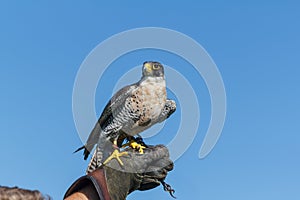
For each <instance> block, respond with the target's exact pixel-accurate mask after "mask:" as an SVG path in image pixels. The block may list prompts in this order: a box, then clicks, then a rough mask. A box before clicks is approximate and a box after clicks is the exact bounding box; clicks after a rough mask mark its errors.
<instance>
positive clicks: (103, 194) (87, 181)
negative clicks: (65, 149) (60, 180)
mask: <svg viewBox="0 0 300 200" xmlns="http://www.w3.org/2000/svg"><path fill="white" fill-rule="evenodd" d="M87 185H91V186H92V187H93V188H94V189H95V191H97V194H98V197H99V200H111V198H110V195H109V192H108V189H107V184H106V178H105V173H104V170H103V169H102V168H101V169H97V170H95V171H93V172H92V173H89V174H87V175H86V176H82V177H80V178H79V179H77V180H76V181H75V182H74V183H73V184H72V185H71V186H70V187H69V189H68V190H67V192H66V194H65V196H64V199H65V198H67V197H68V196H70V195H72V194H74V193H76V192H79V191H80V189H82V188H84V187H86V186H87Z"/></svg>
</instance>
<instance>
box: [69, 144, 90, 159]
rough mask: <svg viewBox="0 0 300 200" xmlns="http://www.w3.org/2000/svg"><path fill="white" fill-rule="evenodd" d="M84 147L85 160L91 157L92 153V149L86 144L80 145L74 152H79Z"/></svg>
mask: <svg viewBox="0 0 300 200" xmlns="http://www.w3.org/2000/svg"><path fill="white" fill-rule="evenodd" d="M82 149H84V152H83V155H84V160H86V159H87V158H88V157H89V155H90V151H89V150H88V149H87V148H86V147H85V146H82V147H79V148H78V149H77V150H76V151H74V152H73V153H77V152H78V151H81V150H82Z"/></svg>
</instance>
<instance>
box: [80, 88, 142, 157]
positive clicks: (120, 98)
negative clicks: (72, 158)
mask: <svg viewBox="0 0 300 200" xmlns="http://www.w3.org/2000/svg"><path fill="white" fill-rule="evenodd" d="M137 86H138V83H135V84H132V85H128V86H125V87H123V88H122V89H120V90H119V91H118V92H117V93H116V94H115V95H114V96H113V97H112V98H111V99H110V101H109V102H108V103H107V105H106V106H105V108H104V110H103V112H102V114H101V116H100V118H99V119H98V121H97V123H96V125H95V127H94V128H93V130H92V132H91V133H90V135H89V137H88V140H87V142H86V144H85V145H84V146H82V147H80V148H78V149H77V150H76V151H75V152H77V151H80V150H82V149H84V153H83V154H84V159H85V160H86V159H87V157H88V156H89V154H90V151H91V150H92V149H93V148H94V146H95V144H97V143H98V141H99V138H100V134H103V133H102V130H103V129H104V128H105V127H106V126H107V125H109V123H111V122H112V120H113V118H114V115H116V114H117V112H119V111H120V110H121V108H122V107H123V106H124V104H125V101H126V99H127V98H128V97H129V96H131V94H132V92H133V91H134V90H135V89H136V88H137Z"/></svg>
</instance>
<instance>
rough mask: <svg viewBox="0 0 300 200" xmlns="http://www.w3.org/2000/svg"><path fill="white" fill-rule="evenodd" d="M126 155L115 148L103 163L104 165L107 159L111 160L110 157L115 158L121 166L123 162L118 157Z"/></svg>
mask: <svg viewBox="0 0 300 200" xmlns="http://www.w3.org/2000/svg"><path fill="white" fill-rule="evenodd" d="M125 155H128V153H127V152H120V151H119V150H117V149H115V150H114V151H113V153H112V154H111V155H110V156H109V157H108V158H107V159H106V160H105V161H104V163H103V165H106V164H107V163H108V162H109V161H111V160H112V159H114V158H115V159H117V161H118V162H119V163H120V165H121V166H123V165H124V164H123V162H122V160H121V159H120V157H121V156H125Z"/></svg>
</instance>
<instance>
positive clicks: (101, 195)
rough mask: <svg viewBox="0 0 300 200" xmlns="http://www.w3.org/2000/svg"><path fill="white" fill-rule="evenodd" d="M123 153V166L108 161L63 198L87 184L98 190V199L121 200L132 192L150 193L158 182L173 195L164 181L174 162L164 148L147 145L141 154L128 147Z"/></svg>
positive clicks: (78, 182) (75, 184)
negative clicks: (142, 191)
mask: <svg viewBox="0 0 300 200" xmlns="http://www.w3.org/2000/svg"><path fill="white" fill-rule="evenodd" d="M124 151H126V152H127V153H128V155H125V156H122V157H120V159H121V160H122V162H123V164H124V165H120V163H119V162H118V161H117V160H116V159H113V160H111V161H109V162H108V163H107V164H106V165H105V166H102V167H100V168H99V169H97V170H95V171H94V172H92V173H90V174H88V175H87V176H84V177H81V178H80V179H78V180H77V181H76V182H75V183H74V184H73V185H72V186H71V187H70V188H69V190H68V191H67V192H66V195H65V198H66V197H68V196H70V195H71V194H72V193H74V192H78V191H80V190H81V188H82V187H84V186H85V185H87V184H89V185H90V187H91V188H93V189H94V190H96V191H97V194H98V199H104V200H108V199H111V200H124V199H126V197H127V195H128V194H129V193H131V192H133V191H135V190H149V189H152V188H155V187H157V186H159V185H160V184H161V183H162V184H163V187H164V190H166V191H169V192H170V194H171V196H173V193H174V190H172V188H171V187H170V186H169V185H168V184H166V183H165V182H164V180H165V178H166V176H167V174H168V172H169V171H171V170H172V169H173V162H172V161H171V160H170V158H169V151H168V149H167V148H166V147H165V146H163V145H157V146H148V147H147V148H146V149H144V154H139V153H138V152H137V151H136V150H134V149H131V148H128V149H125V150H124ZM108 196H109V197H108ZM173 197H174V196H173ZM93 199H94V198H93Z"/></svg>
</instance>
